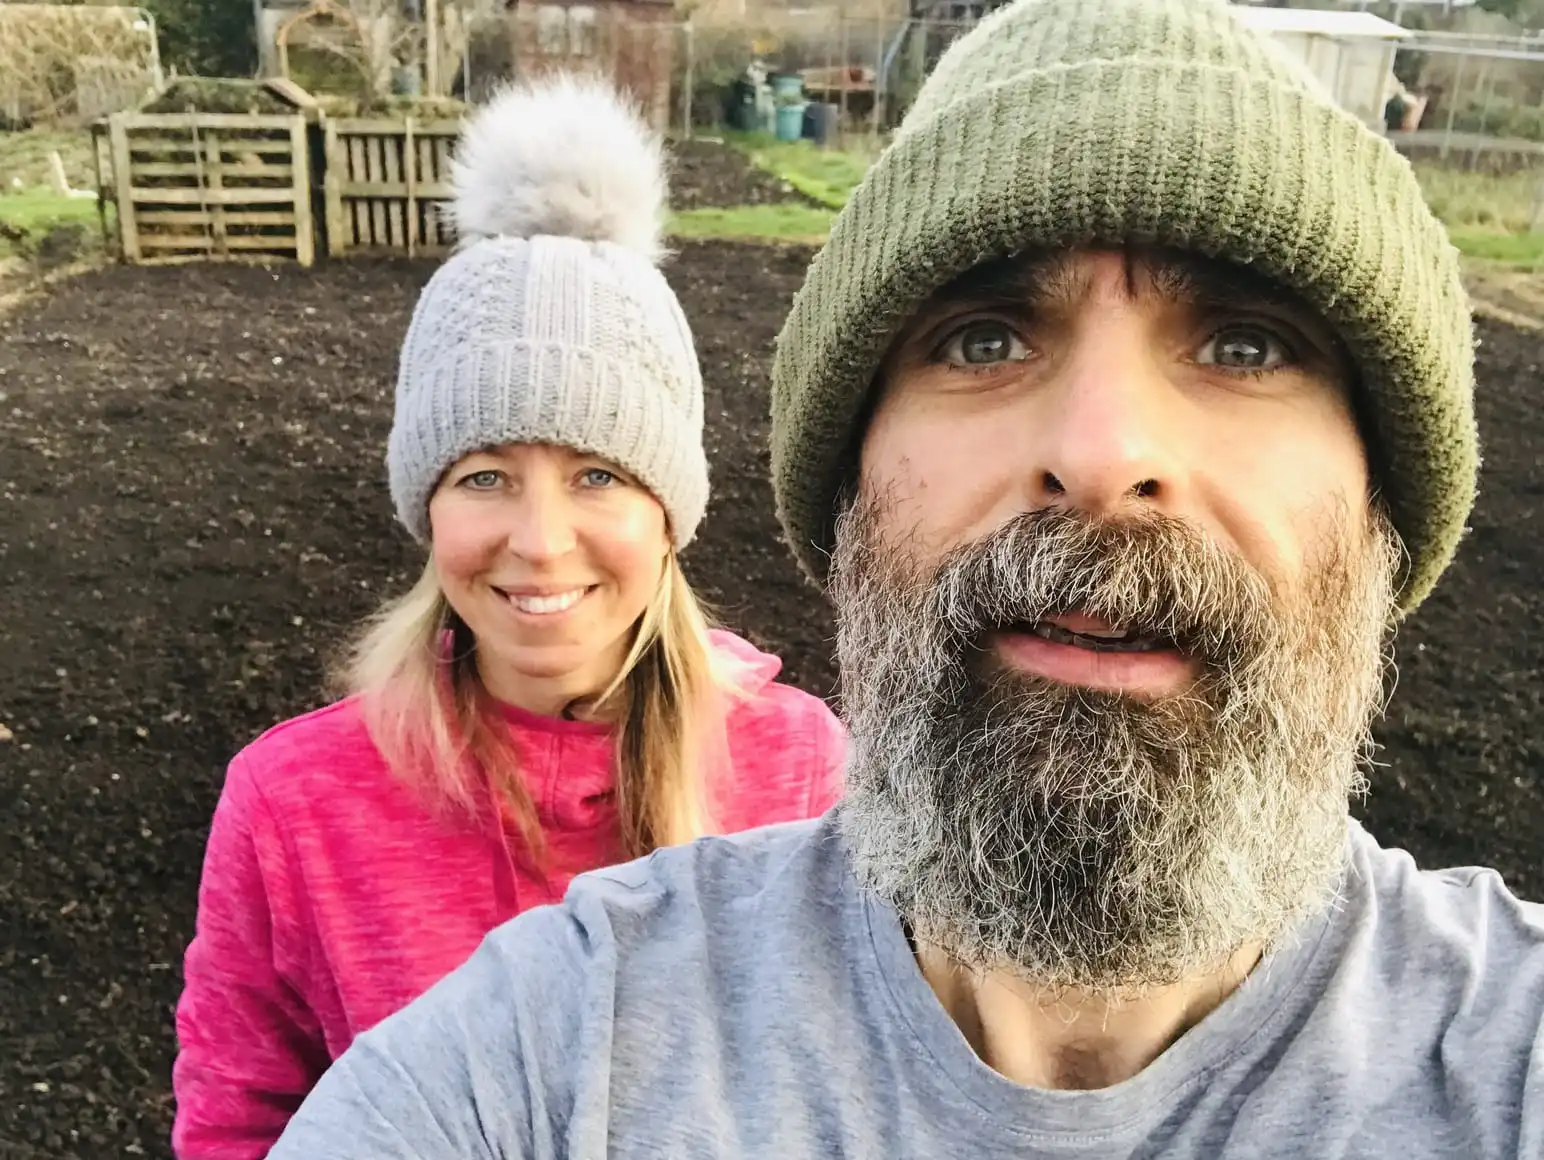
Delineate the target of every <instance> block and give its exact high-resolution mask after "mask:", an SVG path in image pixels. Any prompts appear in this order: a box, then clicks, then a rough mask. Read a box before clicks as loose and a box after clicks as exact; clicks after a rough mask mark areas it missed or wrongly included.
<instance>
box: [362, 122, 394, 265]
mask: <svg viewBox="0 0 1544 1160" xmlns="http://www.w3.org/2000/svg"><path fill="white" fill-rule="evenodd" d="M365 143H366V156H367V157H368V159H369V168H368V170H367V172H368V173H369V177H370V180H371V181H374V182H378V183H380V184H382V185H384V184H385V183H386V166H385V164H384V162H383V160H382V157H381V139H380V138H379V137H367V138H366V139H365ZM370 241H371V242H373V243H374V244H375V245H377V246H381V245H387V244H389V243H388V242H387V238H386V206H385V203H384V202H382V201H381V200H380V199H379V198H373V199H371V202H370Z"/></svg>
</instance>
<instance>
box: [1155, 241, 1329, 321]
mask: <svg viewBox="0 0 1544 1160" xmlns="http://www.w3.org/2000/svg"><path fill="white" fill-rule="evenodd" d="M1144 268H1145V271H1146V275H1147V278H1148V279H1149V280H1150V282H1151V285H1152V288H1153V290H1154V292H1155V293H1157V294H1158V296H1159V297H1160V298H1162V299H1164V300H1165V301H1169V302H1174V303H1186V304H1189V305H1192V306H1194V307H1196V308H1197V309H1199V310H1202V311H1234V310H1248V309H1251V308H1254V309H1258V308H1261V307H1265V308H1270V309H1275V310H1280V311H1287V312H1290V313H1293V314H1303V315H1307V316H1309V317H1314V316H1315V315H1314V311H1313V309H1312V307H1310V306H1309V305H1308V304H1307V303H1306V302H1304V301H1303V300H1302V299H1301V298H1300V297H1298V295H1296V294H1294V293H1292V291H1290V290H1288V289H1286V288H1285V287H1283V286H1279V285H1277V284H1276V283H1275V282H1273V281H1272V280H1271V279H1269V278H1265V277H1262V276H1261V275H1260V274H1258V273H1255V272H1254V271H1252V270H1246V269H1242V268H1240V267H1238V266H1233V265H1230V264H1228V263H1226V262H1216V261H1212V260H1210V259H1206V258H1190V257H1186V256H1173V255H1160V256H1157V257H1154V258H1151V259H1149V260H1148V261H1147V262H1145V263H1144Z"/></svg>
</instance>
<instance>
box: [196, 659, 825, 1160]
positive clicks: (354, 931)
mask: <svg viewBox="0 0 1544 1160" xmlns="http://www.w3.org/2000/svg"><path fill="white" fill-rule="evenodd" d="M713 635H714V646H715V647H716V648H718V649H723V650H728V651H729V652H731V653H733V654H734V655H735V656H736V657H738V658H739V659H740V660H741V661H742V662H743V663H748V664H749V666H750V670H751V673H752V679H751V681H750V684H749V687H748V688H747V692H748V693H749V694H750V695H749V696H748V697H747V698H746V699H745V700H743V701H740V702H737V703H736V704H735V706H734V707H733V709H732V710H731V712H730V716H729V721H728V741H729V754H728V757H729V762H730V765H731V767H732V768H731V769H730V770H728V771H727V776H726V775H725V771H720V772H719V773H718V774H717V775H716V776H714V777H713V783H714V785H715V790H714V794H713V798H712V800H713V803H714V808H715V811H716V817H715V821H716V822H717V824H718V826H719V827H720V828H722V829H725V830H741V829H748V828H750V827H752V826H758V825H764V824H769V823H773V822H782V821H791V820H796V819H800V818H805V817H813V816H816V815H818V814H821V813H823V812H824V811H825V810H826V809H827V808H828V807H829V806H830V805H831V804H832V803H833V802H834V801H835V800H836V798H837V797H838V796H839V794H840V784H841V770H842V761H843V757H844V754H845V747H846V743H845V739H844V736H843V732H842V728H841V725H840V724H839V723H838V722H837V720H836V718H835V717H834V716H833V714H832V713H831V711H830V709H829V708H827V707H826V705H825V703H824V702H823V701H821V700H819V699H818V698H816V697H812V696H810V695H809V694H807V693H803V692H800V691H799V690H797V689H795V688H792V687H791V686H788V685H783V684H779V683H777V682H775V681H773V679H772V678H773V677H774V676H775V675H776V674H777V672H778V671H779V669H780V668H781V667H782V664H781V662H780V661H779V660H778V659H777V658H776V657H773V656H769V655H767V654H766V653H762V652H759V651H758V650H756V649H755V648H754V647H753V646H751V645H750V644H748V643H747V642H746V641H744V640H741V639H740V638H739V637H736V636H733V635H732V634H729V633H722V632H718V633H714V634H713ZM505 713H506V716H507V717H508V719H509V723H510V728H511V731H512V734H513V738H514V740H515V744H516V746H517V750H518V752H519V753H520V755H521V758H522V761H523V765H522V770H523V773H524V775H525V777H526V778H527V784H528V785H529V787H530V789H531V792H532V796H533V798H534V799H535V802H536V806H537V811H538V813H539V816H540V818H541V823H542V826H543V828H544V832H545V834H546V836H547V838H548V840H549V842H550V851H551V857H552V860H553V861H554V862H555V863H556V864H559V865H562V866H564V867H566V868H573V869H580V870H588V869H594V868H597V867H600V866H604V865H607V864H609V863H612V862H615V861H617V860H618V859H619V857H620V853H619V837H618V829H617V825H616V811H615V807H614V805H613V803H612V799H611V796H610V790H611V787H612V782H613V772H612V759H613V751H612V740H611V737H610V734H609V732H608V730H607V728H606V727H605V726H603V725H596V724H593V723H587V722H580V721H565V720H556V719H552V718H547V717H538V716H536V715H534V714H530V713H525V712H522V711H520V710H517V709H514V708H512V707H506V709H505ZM518 842H519V838H518V836H517V835H515V834H512V833H504V832H502V828H501V827H500V826H499V825H498V824H497V823H496V822H495V823H491V824H489V825H487V826H485V827H479V826H478V825H476V824H475V823H468V824H467V825H466V826H464V827H461V828H457V827H454V826H451V825H448V824H446V823H444V822H441V821H438V820H436V818H435V817H434V816H433V815H432V814H431V813H430V812H429V811H428V810H427V809H426V808H425V806H424V805H423V803H422V802H421V800H420V799H419V798H418V797H417V796H416V795H415V794H414V792H413V791H412V790H411V789H410V788H408V787H407V786H405V785H403V784H402V783H401V782H400V781H399V780H398V779H397V778H395V777H394V776H393V775H392V774H391V772H390V771H389V770H388V769H387V767H386V764H385V762H384V760H383V759H382V757H381V755H380V753H379V751H378V750H377V749H376V748H375V746H374V744H373V743H372V742H371V740H370V738H369V736H368V734H367V733H366V731H365V725H364V722H363V719H362V716H361V713H360V709H359V705H358V703H357V701H355V700H353V699H350V700H346V701H342V702H339V703H338V704H335V705H330V706H328V707H327V708H325V709H319V710H317V711H316V712H314V713H309V714H307V715H305V716H303V717H297V718H295V719H294V720H292V721H286V722H285V723H284V724H282V725H279V726H276V727H275V728H273V729H271V730H269V731H268V732H267V733H265V734H263V736H262V737H260V738H258V739H257V740H256V741H254V742H253V743H252V744H251V745H249V746H247V748H245V749H244V750H242V751H241V752H240V753H239V754H238V755H237V756H236V758H235V759H234V760H233V761H232V762H231V764H230V768H229V770H228V772H227V774H226V779H225V786H224V789H223V791H222V793H221V796H220V801H219V805H218V806H217V807H216V809H215V814H214V822H213V824H212V826H211V829H210V833H209V846H208V850H207V853H206V855H205V860H204V872H203V880H202V883H201V884H200V887H199V896H198V920H197V927H196V930H195V934H194V937H193V941H192V943H191V945H190V946H189V948H188V952H187V958H186V962H185V965H184V979H185V983H184V990H183V993H182V998H181V1000H180V1002H179V1003H178V1006H177V1035H178V1040H179V1047H180V1051H179V1054H178V1056H177V1060H176V1063H175V1065H174V1066H173V1070H172V1083H173V1087H174V1089H175V1092H176V1097H177V1118H176V1123H175V1126H174V1127H173V1130H172V1147H173V1150H174V1151H175V1153H176V1155H177V1156H178V1157H179V1160H215V1158H218V1160H238V1158H241V1160H247V1158H252V1160H256V1158H258V1157H262V1156H265V1155H266V1154H267V1152H268V1150H269V1148H270V1147H272V1145H273V1143H274V1142H275V1141H276V1140H277V1139H278V1138H279V1135H280V1133H281V1132H282V1131H283V1129H284V1125H285V1124H286V1122H287V1121H288V1120H289V1118H290V1116H291V1115H292V1114H294V1112H295V1110H296V1109H297V1108H298V1107H299V1106H300V1103H301V1100H302V1099H303V1098H304V1097H305V1095H306V1093H307V1092H309V1091H310V1089H311V1087H312V1085H313V1084H315V1083H316V1081H317V1080H318V1079H319V1078H320V1077H321V1075H322V1073H323V1071H325V1070H326V1068H327V1066H328V1065H329V1064H330V1063H331V1061H332V1060H334V1059H336V1058H337V1057H338V1056H339V1055H340V1054H342V1052H343V1050H344V1049H345V1048H346V1047H348V1045H349V1044H350V1043H351V1042H352V1041H353V1039H354V1037H355V1036H357V1035H359V1034H360V1033H361V1032H363V1031H365V1030H366V1029H368V1028H369V1027H371V1026H372V1025H373V1024H375V1023H377V1022H379V1021H380V1020H382V1019H384V1018H385V1017H386V1016H388V1015H390V1014H391V1013H392V1012H394V1011H396V1010H397V1009H398V1008H400V1007H403V1006H405V1005H406V1004H407V1003H409V1002H410V1001H412V1000H413V999H415V998H416V997H417V996H419V995H420V994H422V993H423V992H424V991H425V990H427V989H428V988H429V987H430V986H431V985H433V984H434V983H435V982H436V981H438V980H439V979H440V978H441V977H443V976H444V975H446V974H448V973H449V972H450V971H452V970H453V969H454V968H456V967H457V966H459V965H460V964H461V963H462V961H463V960H465V959H466V958H467V957H468V956H469V955H470V954H471V952H472V951H473V950H475V949H476V947H477V944H478V943H479V942H480V941H481V940H482V938H483V936H484V935H485V934H487V933H488V932H489V931H490V930H492V929H493V928H494V927H496V926H498V925H500V924H501V923H503V922H505V921H507V920H508V919H510V918H513V917H514V916H515V915H517V914H519V913H520V912H521V911H523V910H527V909H529V908H530V907H533V906H539V905H541V904H543V903H549V902H554V901H556V900H558V899H559V898H561V897H562V894H563V891H564V890H565V888H566V887H567V885H568V881H569V878H570V877H571V874H570V873H561V872H559V873H552V874H550V875H549V876H548V877H547V878H545V879H544V878H542V877H539V876H536V875H535V874H533V873H532V872H529V871H528V870H527V869H526V867H525V863H524V860H522V859H519V858H517V857H515V856H513V854H512V852H511V848H512V847H514V846H516V845H517V844H518Z"/></svg>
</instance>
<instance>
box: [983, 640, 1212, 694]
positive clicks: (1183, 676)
mask: <svg viewBox="0 0 1544 1160" xmlns="http://www.w3.org/2000/svg"><path fill="white" fill-rule="evenodd" d="M988 643H989V645H990V647H991V649H992V651H993V652H995V653H996V654H997V656H998V657H999V659H1001V660H1002V662H1003V663H1004V664H1006V665H1007V666H1008V667H1009V668H1011V669H1014V670H1015V671H1017V672H1020V673H1024V674H1026V675H1029V676H1036V677H1040V678H1042V679H1044V680H1048V681H1053V682H1055V683H1057V684H1061V685H1071V686H1075V687H1078V688H1084V689H1094V690H1098V691H1100V692H1108V693H1125V694H1128V695H1130V696H1135V697H1142V698H1158V697H1167V696H1173V695H1174V694H1176V693H1180V692H1183V691H1184V690H1185V689H1186V688H1188V687H1189V686H1190V685H1191V684H1192V683H1193V682H1194V681H1195V679H1196V678H1197V677H1198V676H1199V674H1200V664H1199V662H1198V661H1197V660H1196V659H1195V658H1194V657H1193V656H1190V655H1189V654H1187V653H1185V652H1183V651H1181V650H1180V649H1178V648H1174V647H1169V648H1158V649H1153V650H1151V651H1146V652H1099V651H1095V650H1093V649H1087V648H1079V647H1078V646H1076V645H1068V644H1059V643H1057V642H1055V641H1050V640H1046V639H1044V638H1043V637H1040V636H1036V635H1035V634H1034V633H1033V632H1029V631H1027V630H1025V629H1003V630H1000V631H998V632H994V633H992V634H991V636H990V637H989V641H988Z"/></svg>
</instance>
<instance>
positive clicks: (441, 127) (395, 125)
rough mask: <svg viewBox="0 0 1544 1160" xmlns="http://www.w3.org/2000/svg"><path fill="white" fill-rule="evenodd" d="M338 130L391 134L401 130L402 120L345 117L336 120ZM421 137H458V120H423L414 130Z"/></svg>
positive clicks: (346, 134)
mask: <svg viewBox="0 0 1544 1160" xmlns="http://www.w3.org/2000/svg"><path fill="white" fill-rule="evenodd" d="M335 123H336V124H337V126H338V132H339V133H342V134H343V135H344V136H345V137H352V136H358V135H370V134H386V135H391V134H395V133H400V132H402V122H401V121H394V120H391V119H390V118H385V117H345V118H342V119H340V120H338V121H337V122H335ZM416 132H417V133H418V135H419V136H421V137H459V136H460V135H461V123H460V122H459V121H424V122H423V123H422V124H420V125H419V126H418V128H417V130H416Z"/></svg>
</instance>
